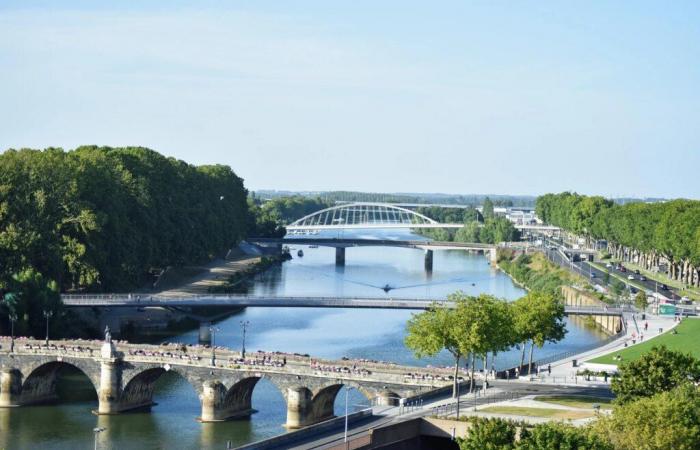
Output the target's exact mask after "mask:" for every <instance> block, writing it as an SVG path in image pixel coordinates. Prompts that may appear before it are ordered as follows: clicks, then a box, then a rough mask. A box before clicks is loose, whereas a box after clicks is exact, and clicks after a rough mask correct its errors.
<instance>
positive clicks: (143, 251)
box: [0, 147, 248, 290]
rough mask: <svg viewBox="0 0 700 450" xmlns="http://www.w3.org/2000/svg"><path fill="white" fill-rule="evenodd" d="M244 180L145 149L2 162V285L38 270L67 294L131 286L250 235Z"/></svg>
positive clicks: (39, 154) (27, 154) (9, 156)
mask: <svg viewBox="0 0 700 450" xmlns="http://www.w3.org/2000/svg"><path fill="white" fill-rule="evenodd" d="M247 215H248V208H247V204H246V191H245V189H244V187H243V180H241V179H240V178H239V177H237V176H236V174H234V173H233V171H232V170H231V168H230V167H227V166H221V165H211V166H199V167H196V166H193V165H190V164H187V163H185V162H183V161H179V160H176V159H174V158H166V157H164V156H162V155H160V154H158V153H156V152H154V151H152V150H149V149H146V148H140V147H127V148H108V147H102V148H98V147H81V148H78V149H76V150H74V151H70V152H65V151H63V150H61V149H57V148H49V149H46V150H44V151H37V150H28V149H24V150H19V151H16V150H8V151H6V152H5V153H3V154H2V155H0V260H1V261H2V265H1V266H0V288H2V289H5V290H8V289H9V288H10V287H11V285H12V284H13V283H14V284H16V281H13V276H16V275H17V274H19V273H22V272H23V271H26V270H29V269H31V270H34V271H35V272H36V273H38V274H39V275H40V276H41V277H44V278H45V279H46V280H49V281H54V282H55V283H56V284H57V286H58V288H60V289H61V290H70V289H91V290H120V289H127V288H130V287H133V286H136V285H139V284H140V283H143V282H144V281H145V280H147V279H148V274H149V272H151V271H153V270H157V269H160V268H164V267H166V266H170V265H179V264H183V263H188V262H194V261H201V260H205V259H207V258H210V257H212V256H214V255H217V254H223V253H224V252H225V251H226V250H227V249H228V248H230V247H231V246H232V245H234V244H235V243H236V242H237V241H238V240H239V239H241V238H242V237H244V235H245V232H246V226H247V222H248V220H247Z"/></svg>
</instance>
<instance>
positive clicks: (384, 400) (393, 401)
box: [377, 390, 399, 406]
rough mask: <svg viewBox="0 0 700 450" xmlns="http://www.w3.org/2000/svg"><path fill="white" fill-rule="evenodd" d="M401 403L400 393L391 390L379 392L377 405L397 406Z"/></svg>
mask: <svg viewBox="0 0 700 450" xmlns="http://www.w3.org/2000/svg"><path fill="white" fill-rule="evenodd" d="M398 404H399V398H398V395H397V394H395V393H394V392H391V391H387V390H384V391H380V392H379V393H378V394H377V406H397V405H398Z"/></svg>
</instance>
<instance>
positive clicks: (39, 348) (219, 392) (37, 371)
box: [0, 336, 453, 428]
mask: <svg viewBox="0 0 700 450" xmlns="http://www.w3.org/2000/svg"><path fill="white" fill-rule="evenodd" d="M0 366H1V367H2V368H1V370H0V408H2V407H13V406H22V405H30V404H37V403H46V402H52V401H55V400H56V399H57V394H56V380H57V378H58V375H59V372H60V370H61V369H62V368H64V367H73V368H76V369H78V370H80V371H81V372H82V373H84V374H85V375H86V376H87V378H88V379H89V380H90V381H91V383H92V386H93V387H94V389H95V391H96V392H97V397H98V405H97V409H96V410H95V413H96V414H119V413H122V412H125V411H130V410H134V409H141V408H150V406H151V405H153V404H154V403H153V392H154V388H155V384H156V381H157V380H158V378H159V377H160V376H161V375H163V374H164V373H166V372H170V371H172V372H175V373H177V374H178V375H180V376H182V377H183V378H184V379H185V380H187V381H188V382H189V383H190V384H191V385H192V387H193V388H194V390H195V391H196V392H197V394H198V395H199V399H200V402H201V408H202V413H201V416H200V417H199V420H200V421H202V422H218V421H222V420H227V419H230V418H236V417H245V416H249V415H250V414H252V413H253V412H254V410H253V408H252V404H251V399H252V395H253V390H254V388H255V386H256V384H257V383H258V381H260V379H262V378H264V379H266V380H269V381H270V382H272V383H273V384H274V385H275V386H276V387H277V388H278V389H279V390H280V392H281V393H282V395H283V396H284V399H285V401H286V403H287V423H286V425H287V427H289V428H299V427H304V426H307V425H310V424H313V423H316V422H320V421H323V420H326V419H329V418H331V417H333V405H334V402H335V397H336V395H337V394H338V392H339V391H340V389H341V388H342V387H343V386H349V387H354V388H356V389H358V390H359V391H360V392H362V393H363V394H364V395H365V396H366V397H367V398H368V399H369V400H372V401H376V404H379V405H389V404H395V402H396V399H397V398H399V397H401V398H406V397H411V396H413V395H416V394H419V393H423V392H427V391H431V390H433V389H435V388H440V387H444V386H449V385H450V384H451V383H452V381H451V380H452V379H453V378H452V375H451V374H452V369H440V368H425V367H407V366H399V365H397V364H392V363H382V362H371V361H365V360H363V361H360V360H352V359H350V360H340V361H334V360H322V359H317V358H311V357H309V356H308V355H305V356H302V355H297V354H287V353H281V352H274V353H273V352H247V353H245V354H242V353H241V352H237V351H232V350H230V349H227V348H221V347H217V348H215V349H212V348H206V347H203V346H185V345H182V344H161V345H146V344H129V343H126V342H121V341H120V342H118V343H116V342H104V343H103V342H100V341H84V340H68V341H50V345H49V346H46V345H45V343H44V341H40V340H32V339H20V338H16V339H14V340H12V339H11V338H9V337H7V336H5V337H0Z"/></svg>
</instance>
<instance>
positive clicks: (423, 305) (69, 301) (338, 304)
mask: <svg viewBox="0 0 700 450" xmlns="http://www.w3.org/2000/svg"><path fill="white" fill-rule="evenodd" d="M61 298H62V301H63V304H64V305H66V306H69V307H72V308H79V307H84V308H86V307H100V306H102V307H134V306H140V307H152V306H159V307H191V306H239V307H247V308H251V307H256V306H258V307H278V308H369V309H411V310H424V309H428V308H431V307H432V306H433V305H435V304H438V305H446V306H451V305H452V303H451V302H449V301H447V300H444V299H430V298H402V297H390V296H388V295H386V296H383V297H312V296H299V297H281V296H276V295H274V294H273V295H247V294H221V295H217V294H210V295H195V296H192V297H189V298H172V297H159V296H148V297H145V298H143V299H138V295H136V294H79V295H62V296H61ZM625 311H626V310H625V309H623V308H613V307H608V306H596V305H589V306H588V305H567V306H565V312H566V314H568V315H591V314H595V315H600V316H620V315H622V313H623V312H625Z"/></svg>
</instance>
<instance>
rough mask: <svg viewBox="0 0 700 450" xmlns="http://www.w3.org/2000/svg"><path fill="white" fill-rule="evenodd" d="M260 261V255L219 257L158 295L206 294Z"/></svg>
mask: <svg viewBox="0 0 700 450" xmlns="http://www.w3.org/2000/svg"><path fill="white" fill-rule="evenodd" d="M259 261H260V257H259V256H240V257H237V258H234V259H231V260H223V259H218V260H215V261H212V262H211V263H210V264H208V265H206V266H204V267H202V268H201V270H202V272H201V273H199V274H197V275H195V276H193V277H190V278H189V279H187V280H184V281H183V282H182V284H181V285H179V286H178V287H176V288H172V289H167V290H164V291H161V292H159V293H158V294H157V295H158V296H162V297H169V298H188V297H192V296H193V295H206V294H208V293H209V288H210V287H213V286H219V285H222V284H223V283H224V282H225V281H226V280H228V279H229V278H230V277H231V276H233V275H234V274H235V273H236V272H240V271H242V270H245V269H247V268H248V267H249V266H250V265H252V264H255V263H257V262H259ZM143 297H145V295H143Z"/></svg>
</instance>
